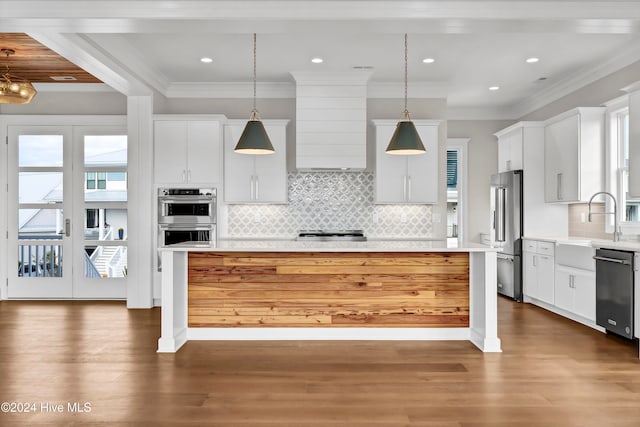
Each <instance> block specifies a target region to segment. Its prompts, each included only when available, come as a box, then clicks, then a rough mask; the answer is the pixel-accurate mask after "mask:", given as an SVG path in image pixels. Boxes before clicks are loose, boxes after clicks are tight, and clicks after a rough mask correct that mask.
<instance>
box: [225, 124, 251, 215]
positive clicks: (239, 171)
mask: <svg viewBox="0 0 640 427" xmlns="http://www.w3.org/2000/svg"><path fill="white" fill-rule="evenodd" d="M243 130H244V124H233V125H231V124H225V125H224V200H225V201H226V202H227V203H244V202H252V201H253V179H254V175H255V157H256V156H253V155H249V154H238V153H236V152H234V151H233V149H234V148H235V146H236V144H237V143H238V140H239V139H240V135H242V131H243Z"/></svg>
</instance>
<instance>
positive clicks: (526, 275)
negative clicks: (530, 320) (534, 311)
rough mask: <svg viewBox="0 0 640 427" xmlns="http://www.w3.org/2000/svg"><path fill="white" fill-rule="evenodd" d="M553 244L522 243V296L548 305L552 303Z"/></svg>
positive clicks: (533, 241) (529, 241)
mask: <svg viewBox="0 0 640 427" xmlns="http://www.w3.org/2000/svg"><path fill="white" fill-rule="evenodd" d="M553 246H554V244H553V243H551V242H545V241H536V240H528V239H527V240H525V241H524V242H523V274H522V280H523V286H524V289H523V291H524V294H525V296H527V297H529V298H534V299H536V300H539V301H543V302H546V303H548V304H553V303H554V273H555V263H554V256H553V254H554V252H553Z"/></svg>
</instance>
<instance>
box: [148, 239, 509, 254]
mask: <svg viewBox="0 0 640 427" xmlns="http://www.w3.org/2000/svg"><path fill="white" fill-rule="evenodd" d="M160 250H162V251H173V252H176V251H177V252H182V251H186V252H244V251H246V252H498V251H501V249H500V248H491V247H489V246H486V245H481V244H479V243H471V242H469V243H463V244H461V245H460V246H452V245H448V244H447V241H445V240H368V241H366V242H310V241H297V240H218V241H217V242H216V243H215V244H214V245H213V246H197V245H194V244H193V243H190V242H185V243H179V244H176V245H171V246H170V247H167V248H161V249H160Z"/></svg>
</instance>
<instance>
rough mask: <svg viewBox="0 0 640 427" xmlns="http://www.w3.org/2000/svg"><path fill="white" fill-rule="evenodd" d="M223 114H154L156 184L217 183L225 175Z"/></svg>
mask: <svg viewBox="0 0 640 427" xmlns="http://www.w3.org/2000/svg"><path fill="white" fill-rule="evenodd" d="M222 120H223V117H218V116H216V117H213V118H212V117H211V116H209V117H207V118H202V119H196V118H189V117H184V118H178V117H177V116H156V117H154V124H153V127H154V129H153V130H154V136H153V138H154V175H155V182H156V184H163V185H167V184H174V185H175V184H190V183H194V184H208V185H211V184H212V183H218V182H220V180H221V177H222V173H221V172H222V162H221V144H222V126H221V121H222Z"/></svg>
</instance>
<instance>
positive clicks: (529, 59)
mask: <svg viewBox="0 0 640 427" xmlns="http://www.w3.org/2000/svg"><path fill="white" fill-rule="evenodd" d="M538 61H540V58H536V57H533V56H532V57H531V58H527V59H526V61H525V62H526V63H528V64H533V63H535V62H538Z"/></svg>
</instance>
